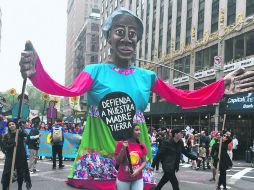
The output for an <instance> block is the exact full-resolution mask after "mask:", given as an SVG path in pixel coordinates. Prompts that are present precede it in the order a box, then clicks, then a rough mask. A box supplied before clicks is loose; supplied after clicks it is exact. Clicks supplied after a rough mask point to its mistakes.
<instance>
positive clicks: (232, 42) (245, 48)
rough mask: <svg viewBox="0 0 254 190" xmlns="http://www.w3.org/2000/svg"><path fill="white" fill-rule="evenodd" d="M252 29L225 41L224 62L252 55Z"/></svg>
mask: <svg viewBox="0 0 254 190" xmlns="http://www.w3.org/2000/svg"><path fill="white" fill-rule="evenodd" d="M253 45H254V30H253V31H250V32H248V33H245V34H243V35H240V36H237V37H235V38H231V39H229V40H227V41H226V42H225V62H230V61H232V60H235V59H240V58H243V57H246V56H251V55H254V49H253Z"/></svg>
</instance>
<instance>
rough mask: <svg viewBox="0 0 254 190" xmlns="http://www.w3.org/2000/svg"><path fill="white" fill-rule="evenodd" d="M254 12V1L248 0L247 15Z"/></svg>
mask: <svg viewBox="0 0 254 190" xmlns="http://www.w3.org/2000/svg"><path fill="white" fill-rule="evenodd" d="M253 14H254V1H253V0H246V17H248V16H251V15H253Z"/></svg>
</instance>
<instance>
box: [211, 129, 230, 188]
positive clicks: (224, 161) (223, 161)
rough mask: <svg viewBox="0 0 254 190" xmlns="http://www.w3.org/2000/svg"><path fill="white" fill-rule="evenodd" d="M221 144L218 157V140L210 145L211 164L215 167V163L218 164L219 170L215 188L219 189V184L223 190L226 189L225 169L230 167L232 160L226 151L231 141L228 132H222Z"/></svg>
mask: <svg viewBox="0 0 254 190" xmlns="http://www.w3.org/2000/svg"><path fill="white" fill-rule="evenodd" d="M221 134H222V133H221ZM222 135H223V138H222V145H221V154H220V158H219V147H220V141H217V143H215V144H214V145H213V146H212V151H211V156H212V157H213V160H214V162H213V166H214V167H215V168H216V169H217V164H218V162H220V164H219V171H220V177H219V181H218V186H217V189H216V190H220V189H221V188H220V186H221V185H223V190H227V183H226V175H227V173H226V171H227V170H228V169H230V168H232V165H233V164H232V161H231V159H230V157H229V155H228V153H227V149H228V144H229V143H230V142H231V141H232V139H231V137H230V133H225V134H222Z"/></svg>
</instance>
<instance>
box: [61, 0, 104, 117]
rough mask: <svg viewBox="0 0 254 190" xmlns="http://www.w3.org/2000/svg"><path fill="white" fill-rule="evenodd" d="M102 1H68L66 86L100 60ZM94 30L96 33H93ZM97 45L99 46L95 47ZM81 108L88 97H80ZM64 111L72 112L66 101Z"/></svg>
mask: <svg viewBox="0 0 254 190" xmlns="http://www.w3.org/2000/svg"><path fill="white" fill-rule="evenodd" d="M100 7H101V1H100V0H68V4H67V38H66V62H65V85H66V86H70V85H71V84H72V82H73V80H74V79H75V78H76V77H77V75H78V74H79V73H80V72H81V71H82V70H83V68H84V67H85V65H86V64H90V63H95V62H97V60H98V58H97V57H98V56H97V55H96V54H97V53H98V48H97V47H96V46H98V44H99V42H98V35H99V32H98V22H99V13H100ZM93 30H94V31H93ZM95 44H97V45H95ZM80 101H81V108H84V107H85V105H86V97H85V96H82V97H80ZM64 110H65V112H66V114H69V113H70V112H71V111H72V110H71V108H70V106H69V103H68V100H67V99H66V100H65V106H64Z"/></svg>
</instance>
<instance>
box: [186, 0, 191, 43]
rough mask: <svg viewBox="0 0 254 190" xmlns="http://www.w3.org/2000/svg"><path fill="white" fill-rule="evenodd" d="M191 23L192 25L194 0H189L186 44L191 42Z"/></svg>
mask: <svg viewBox="0 0 254 190" xmlns="http://www.w3.org/2000/svg"><path fill="white" fill-rule="evenodd" d="M191 25H192V0H188V1H187V20H186V37H185V44H186V45H189V44H190V43H191Z"/></svg>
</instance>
